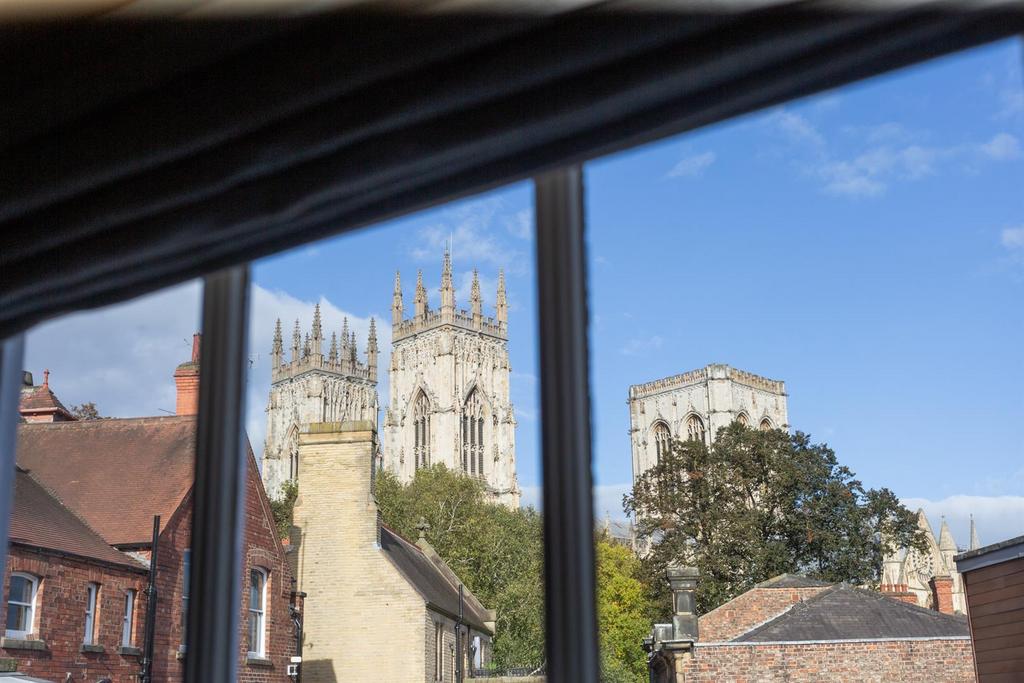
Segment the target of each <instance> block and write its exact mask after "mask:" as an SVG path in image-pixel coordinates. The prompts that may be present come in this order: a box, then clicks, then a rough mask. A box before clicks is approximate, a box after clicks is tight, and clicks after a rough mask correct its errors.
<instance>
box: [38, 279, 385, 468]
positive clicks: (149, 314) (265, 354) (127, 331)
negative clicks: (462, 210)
mask: <svg viewBox="0 0 1024 683" xmlns="http://www.w3.org/2000/svg"><path fill="white" fill-rule="evenodd" d="M200 294H201V292H200V285H199V283H198V282H191V283H189V284H187V285H183V286H180V287H174V288H172V289H168V290H165V291H162V292H158V293H156V294H153V295H150V296H145V297H141V298H139V299H135V300H133V301H129V302H127V303H124V304H119V305H117V306H111V307H108V308H103V309H99V310H95V311H86V312H83V313H75V314H73V315H69V316H66V317H64V318H60V319H58V320H55V321H52V322H49V323H45V324H43V325H40V326H39V327H37V328H35V329H33V330H32V331H30V332H29V334H28V340H27V345H26V359H25V367H26V369H29V370H32V371H33V373H34V375H35V379H36V383H37V384H38V383H40V382H41V381H42V377H41V373H42V371H43V370H44V369H47V368H48V369H49V370H50V371H51V374H50V386H51V387H52V389H53V390H54V393H56V394H57V396H58V397H59V398H60V399H61V401H62V402H64V404H65V405H67V406H68V407H71V405H73V404H79V403H85V402H88V401H92V402H94V403H96V405H97V407H98V408H99V410H100V413H101V414H103V415H109V416H111V417H137V416H149V415H164V414H169V413H173V412H174V407H175V388H174V379H173V374H174V369H175V368H176V367H177V365H178V364H179V363H182V362H184V361H186V360H188V359H189V356H190V353H191V344H192V333H193V332H195V331H196V330H197V329H198V328H199V325H200ZM315 303H317V302H314V301H305V300H301V299H298V298H296V297H294V296H291V295H290V294H287V293H286V292H281V291H270V290H267V289H264V288H263V287H260V286H258V285H254V286H253V289H252V298H251V308H250V321H249V370H250V372H249V377H248V388H247V392H246V399H247V405H246V420H245V424H246V429H247V431H248V433H249V438H250V440H251V441H252V445H253V449H254V450H255V451H256V454H257V456H259V454H260V453H261V452H262V450H263V438H264V434H265V432H266V413H265V409H266V402H267V396H268V394H269V391H270V348H271V343H272V340H273V334H274V321H275V320H276V319H277V318H278V317H280V318H281V323H282V328H283V332H284V338H285V339H284V345H285V354H286V355H288V354H290V347H291V335H292V330H293V327H294V324H295V319H296V318H299V319H300V322H301V330H302V334H303V335H305V333H306V332H307V331H309V329H310V325H311V324H312V319H313V306H314V304H315ZM319 303H320V308H321V316H322V319H323V327H324V333H325V336H326V337H327V343H328V344H329V343H330V336H331V332H340V330H341V325H342V319H343V318H344V317H346V316H347V317H348V321H349V328H350V330H352V331H354V332H355V333H356V338H357V340H358V343H359V349H360V356H361V357H362V358H364V359H365V355H364V354H365V350H366V339H367V333H368V331H369V324H370V318H369V316H356V315H353V314H352V313H350V312H346V311H343V310H342V309H340V308H338V307H337V306H335V305H334V304H332V303H331V302H330V301H328V300H327V299H325V298H323V297H321V298H320V300H319ZM377 322H378V324H377V340H378V347H379V349H380V358H379V359H378V368H379V369H384V370H385V371H381V372H379V383H378V391H379V392H380V396H381V397H382V400H383V398H384V397H386V396H387V372H386V368H387V367H388V364H389V362H390V361H389V358H390V350H391V326H390V325H389V324H381V323H383V318H382V317H381V316H380V315H377ZM326 350H327V349H326V348H325V352H326Z"/></svg>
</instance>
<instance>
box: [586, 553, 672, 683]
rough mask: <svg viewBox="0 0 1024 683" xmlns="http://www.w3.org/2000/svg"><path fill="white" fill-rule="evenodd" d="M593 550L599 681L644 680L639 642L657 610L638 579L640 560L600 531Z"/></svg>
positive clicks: (625, 682) (633, 682) (628, 682)
mask: <svg viewBox="0 0 1024 683" xmlns="http://www.w3.org/2000/svg"><path fill="white" fill-rule="evenodd" d="M595 553H596V560H597V567H596V573H597V619H598V633H599V634H600V637H601V680H602V683H643V682H644V681H646V680H647V656H646V654H645V653H644V651H643V649H642V648H641V647H640V643H641V641H642V640H643V638H644V637H645V636H647V635H648V634H649V633H650V631H651V624H652V623H653V620H654V617H655V616H656V614H657V609H656V608H655V605H654V604H653V603H652V602H651V597H650V595H649V592H648V590H647V587H646V585H645V584H644V582H643V581H642V580H641V578H640V561H639V560H638V559H637V557H636V555H635V554H633V551H632V550H630V549H629V548H626V547H624V546H621V545H618V544H616V543H613V542H611V541H610V540H609V539H608V538H607V537H606V536H605V535H603V534H602V535H600V536H598V538H597V543H596V547H595Z"/></svg>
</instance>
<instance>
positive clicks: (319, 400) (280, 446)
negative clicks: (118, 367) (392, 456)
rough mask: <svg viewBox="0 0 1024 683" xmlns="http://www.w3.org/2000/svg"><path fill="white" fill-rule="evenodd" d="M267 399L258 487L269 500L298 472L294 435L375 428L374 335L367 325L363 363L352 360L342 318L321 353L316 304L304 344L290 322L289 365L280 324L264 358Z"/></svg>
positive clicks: (352, 339) (351, 338)
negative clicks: (317, 426) (348, 425)
mask: <svg viewBox="0 0 1024 683" xmlns="http://www.w3.org/2000/svg"><path fill="white" fill-rule="evenodd" d="M270 359H271V361H270V362H271V370H270V373H271V376H270V382H271V385H270V399H269V401H268V402H267V438H266V442H265V444H264V447H263V467H262V472H263V484H264V486H265V487H266V489H267V494H268V495H269V496H270V497H271V498H276V497H278V496H279V495H280V491H281V485H282V484H283V483H284V482H285V481H289V480H292V481H294V480H295V479H296V477H297V476H298V468H299V432H300V430H301V429H302V427H303V425H308V424H311V423H319V422H346V421H350V420H368V421H369V422H370V423H371V424H372V425H373V426H374V428H376V426H377V411H378V409H379V408H378V405H377V331H376V325H375V323H374V321H373V320H372V319H371V320H370V332H369V338H368V340H367V343H366V362H365V363H363V362H361V361H360V360H359V358H358V351H357V345H356V335H355V332H349V329H348V319H347V318H346V319H345V322H344V325H343V327H342V330H341V339H340V343H339V339H338V335H337V334H336V333H331V345H330V348H329V350H328V352H327V354H326V355H325V354H324V332H323V327H322V324H321V321H320V305H319V304H317V306H316V308H315V309H314V311H313V325H312V328H311V329H310V331H309V333H307V334H306V336H305V340H303V338H302V335H301V333H300V330H299V321H298V320H296V321H295V332H294V333H293V334H292V349H291V360H290V361H285V360H284V343H283V339H282V336H281V321H280V320H278V321H277V327H276V328H275V330H274V345H273V348H272V349H271V353H270Z"/></svg>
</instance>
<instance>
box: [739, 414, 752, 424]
mask: <svg viewBox="0 0 1024 683" xmlns="http://www.w3.org/2000/svg"><path fill="white" fill-rule="evenodd" d="M736 421H737V422H739V423H740V424H741V425H743V426H744V427H746V426H747V425H748V424H749V423H750V419H749V418H748V417H747V414H746V413H740V414H739V415H737V416H736Z"/></svg>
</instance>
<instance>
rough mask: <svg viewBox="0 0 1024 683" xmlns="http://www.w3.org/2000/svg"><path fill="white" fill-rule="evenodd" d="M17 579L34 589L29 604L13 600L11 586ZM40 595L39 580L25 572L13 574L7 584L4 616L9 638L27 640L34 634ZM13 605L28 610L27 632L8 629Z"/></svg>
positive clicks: (6, 632)
mask: <svg viewBox="0 0 1024 683" xmlns="http://www.w3.org/2000/svg"><path fill="white" fill-rule="evenodd" d="M15 578H19V579H25V580H26V581H28V583H29V585H30V586H31V587H32V591H31V593H32V594H31V596H30V598H29V601H28V602H22V601H20V600H12V599H11V584H12V583H13V582H14V579H15ZM38 594H39V578H38V577H36V576H33V575H32V574H27V573H25V572H11V580H10V581H8V583H7V611H6V612H5V614H4V633H5V635H6V636H7V637H8V638H18V639H22V640H24V639H27V638H28V637H29V636H30V635H31V634H32V628H33V627H34V626H35V623H36V596H37V595H38ZM11 603H14V604H15V605H20V606H21V607H26V608H28V611H27V617H26V619H25V621H26V622H27V623H26V624H25V626H26V628H25V630H19V629H9V628H7V619H8V615H10V612H11Z"/></svg>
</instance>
